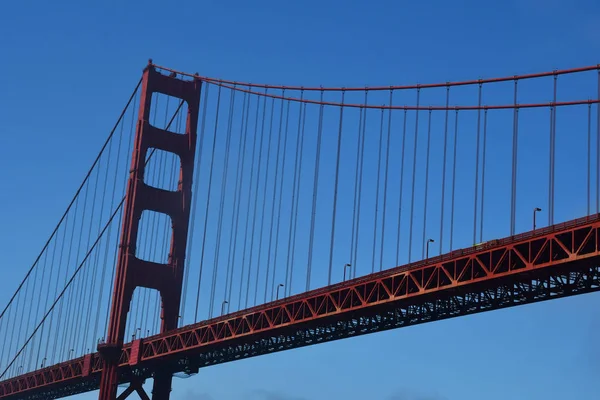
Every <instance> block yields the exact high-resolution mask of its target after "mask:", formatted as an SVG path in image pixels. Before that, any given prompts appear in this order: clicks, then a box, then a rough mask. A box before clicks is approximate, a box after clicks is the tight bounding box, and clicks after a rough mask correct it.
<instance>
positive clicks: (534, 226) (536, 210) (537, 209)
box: [533, 207, 542, 231]
mask: <svg viewBox="0 0 600 400" xmlns="http://www.w3.org/2000/svg"><path fill="white" fill-rule="evenodd" d="M538 211H542V209H541V208H539V207H536V208H534V209H533V230H534V231H535V228H536V224H535V214H536V213H537V212H538Z"/></svg>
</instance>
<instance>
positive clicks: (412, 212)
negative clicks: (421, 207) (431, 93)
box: [408, 88, 421, 262]
mask: <svg viewBox="0 0 600 400" xmlns="http://www.w3.org/2000/svg"><path fill="white" fill-rule="evenodd" d="M420 98H421V89H420V88H417V110H416V111H415V142H414V143H413V146H414V150H413V167H412V189H411V198H410V230H409V232H410V233H409V236H408V262H411V261H412V238H413V223H414V220H415V181H416V176H417V149H418V144H419V135H418V133H419V103H420Z"/></svg>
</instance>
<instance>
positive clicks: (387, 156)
mask: <svg viewBox="0 0 600 400" xmlns="http://www.w3.org/2000/svg"><path fill="white" fill-rule="evenodd" d="M393 95H394V91H393V90H391V89H390V101H389V103H390V107H391V106H392V105H393ZM387 128H388V129H387V140H386V149H385V178H384V180H383V218H382V219H381V246H380V248H379V271H381V270H383V247H384V245H385V221H386V219H387V218H386V216H385V212H386V210H387V193H388V175H389V172H390V168H389V167H390V137H391V134H392V110H391V109H389V110H388V127H387Z"/></svg>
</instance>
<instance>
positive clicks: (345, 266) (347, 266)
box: [343, 264, 352, 282]
mask: <svg viewBox="0 0 600 400" xmlns="http://www.w3.org/2000/svg"><path fill="white" fill-rule="evenodd" d="M351 266H352V265H350V264H346V265H344V281H343V282H345V281H346V270H347V269H348V268H350V267H351Z"/></svg>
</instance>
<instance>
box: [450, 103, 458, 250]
mask: <svg viewBox="0 0 600 400" xmlns="http://www.w3.org/2000/svg"><path fill="white" fill-rule="evenodd" d="M457 148H458V108H457V109H456V118H455V120H454V155H453V156H452V193H451V196H452V198H451V200H450V203H451V204H450V251H452V249H453V247H452V245H453V240H454V200H455V192H456V149H457Z"/></svg>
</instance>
